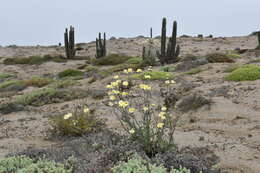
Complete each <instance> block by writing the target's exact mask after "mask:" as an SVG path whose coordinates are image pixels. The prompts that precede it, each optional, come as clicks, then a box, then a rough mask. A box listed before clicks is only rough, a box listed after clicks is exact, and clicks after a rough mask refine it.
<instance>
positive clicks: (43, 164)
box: [0, 156, 73, 173]
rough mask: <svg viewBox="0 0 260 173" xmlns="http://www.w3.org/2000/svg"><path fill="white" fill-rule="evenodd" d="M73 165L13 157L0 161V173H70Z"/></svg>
mask: <svg viewBox="0 0 260 173" xmlns="http://www.w3.org/2000/svg"><path fill="white" fill-rule="evenodd" d="M72 171H73V165H66V166H65V165H63V164H60V163H55V162H54V161H47V160H42V159H40V160H38V161H35V160H32V159H30V158H28V157H25V156H13V157H9V158H5V159H1V160H0V172H1V173H72Z"/></svg>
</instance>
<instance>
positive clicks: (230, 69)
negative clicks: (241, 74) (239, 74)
mask: <svg viewBox="0 0 260 173" xmlns="http://www.w3.org/2000/svg"><path fill="white" fill-rule="evenodd" d="M239 67H241V65H238V64H234V65H230V66H228V67H226V68H225V70H224V72H225V73H231V72H233V71H235V70H236V69H238V68H239Z"/></svg>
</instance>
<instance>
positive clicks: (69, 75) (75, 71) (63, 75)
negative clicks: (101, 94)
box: [58, 69, 84, 78]
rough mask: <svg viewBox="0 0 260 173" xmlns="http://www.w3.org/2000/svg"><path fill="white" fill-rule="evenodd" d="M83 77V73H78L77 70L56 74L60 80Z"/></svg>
mask: <svg viewBox="0 0 260 173" xmlns="http://www.w3.org/2000/svg"><path fill="white" fill-rule="evenodd" d="M83 75H84V72H82V71H79V70H74V69H67V70H64V71H62V72H60V73H59V74H58V76H59V77H60V78H65V77H75V76H83Z"/></svg>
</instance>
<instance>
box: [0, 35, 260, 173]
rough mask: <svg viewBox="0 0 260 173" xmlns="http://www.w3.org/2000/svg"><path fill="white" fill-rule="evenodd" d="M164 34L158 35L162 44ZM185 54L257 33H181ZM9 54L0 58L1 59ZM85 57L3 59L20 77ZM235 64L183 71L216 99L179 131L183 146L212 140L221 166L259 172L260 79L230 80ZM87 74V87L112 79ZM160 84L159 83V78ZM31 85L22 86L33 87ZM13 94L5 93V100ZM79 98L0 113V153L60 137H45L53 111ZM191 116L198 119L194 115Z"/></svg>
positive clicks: (118, 48) (125, 42)
mask: <svg viewBox="0 0 260 173" xmlns="http://www.w3.org/2000/svg"><path fill="white" fill-rule="evenodd" d="M148 42H149V39H147V38H132V39H117V40H111V41H108V50H109V53H124V54H127V55H140V54H141V50H142V46H143V45H146V44H147V43H148ZM159 43H160V40H159V39H154V46H155V47H158V46H159ZM179 43H180V45H181V49H182V54H187V53H191V54H196V55H201V56H203V55H205V54H206V53H211V52H228V51H231V50H234V49H236V48H240V49H245V48H249V49H250V48H255V47H256V45H257V39H256V37H254V36H247V37H231V38H213V39H211V38H205V39H203V40H201V39H199V38H180V39H179ZM80 47H82V48H84V49H83V50H82V51H80V52H79V53H78V55H80V56H88V57H92V56H93V55H94V54H95V47H94V43H89V44H81V45H80ZM60 53H63V48H62V47H58V46H52V47H40V46H38V47H15V48H8V47H0V57H23V56H31V55H44V54H60ZM256 58H260V56H258V55H255V54H254V53H246V54H243V55H242V58H241V59H237V60H236V63H237V64H245V63H247V62H249V61H250V60H253V59H256ZM2 59H4V58H1V59H0V62H1V60H2ZM82 64H84V61H80V60H78V61H69V62H67V63H53V62H48V63H44V64H42V65H39V66H36V65H33V66H28V65H10V66H5V65H3V64H0V73H11V74H16V75H17V78H18V79H28V78H30V77H31V76H43V75H46V74H57V73H58V72H60V71H62V70H64V69H67V68H77V67H79V66H80V65H82ZM228 66H230V64H225V63H216V64H215V63H214V64H206V65H203V66H201V68H202V69H205V70H203V71H202V72H201V73H198V74H196V75H182V76H181V78H182V80H185V81H188V82H191V83H195V84H196V87H195V88H193V89H192V91H193V92H200V93H203V95H207V96H208V95H210V96H211V99H212V101H213V103H212V105H211V107H210V109H208V108H206V107H202V108H200V109H198V110H197V111H190V112H187V113H184V114H183V115H182V119H181V121H180V125H179V127H178V129H177V132H176V134H175V141H176V143H177V144H178V145H179V146H207V147H209V148H210V149H211V150H213V151H214V152H215V153H216V154H217V155H218V156H219V157H220V163H219V165H218V166H219V167H221V168H224V170H226V171H227V172H231V173H259V172H260V80H256V81H250V82H227V81H225V80H224V77H225V75H226V74H227V73H225V72H224V70H225V68H227V67H228ZM87 81H88V79H83V80H81V84H82V85H81V86H80V87H82V88H93V89H98V88H101V87H103V86H104V85H105V84H106V82H107V81H108V79H104V80H101V81H97V82H95V83H93V84H91V85H89V84H87V85H84V84H86V83H87ZM155 85H156V84H155ZM221 88H227V91H226V92H225V93H224V94H212V93H214V91H218V90H219V89H221ZM30 89H33V88H27V89H26V90H25V91H22V92H21V93H20V94H22V93H23V92H29V91H28V90H30ZM8 99H12V98H0V103H3V102H4V101H5V100H8ZM88 102H89V103H90V104H92V105H94V106H96V107H98V108H99V111H98V113H99V114H101V115H102V116H103V117H106V118H107V119H108V121H107V124H108V126H109V127H111V128H116V127H119V125H118V123H117V121H116V120H115V117H114V116H113V115H111V114H109V116H108V115H106V112H107V111H108V109H107V108H106V107H105V106H104V105H103V104H102V102H100V101H96V100H92V99H89V100H88ZM73 103H75V101H70V102H65V103H59V104H51V105H45V106H42V107H39V108H31V109H30V111H21V112H17V113H11V114H7V115H0V158H2V157H4V156H5V155H6V154H10V153H13V152H16V151H21V150H23V149H26V148H28V147H36V148H42V147H46V146H50V145H56V143H54V142H52V141H49V140H48V139H47V138H46V132H47V130H48V128H49V124H48V117H49V116H50V115H52V114H54V113H55V112H59V111H61V110H64V109H65V110H69V109H70V108H71V105H72V104H73ZM191 120H195V121H192V123H191Z"/></svg>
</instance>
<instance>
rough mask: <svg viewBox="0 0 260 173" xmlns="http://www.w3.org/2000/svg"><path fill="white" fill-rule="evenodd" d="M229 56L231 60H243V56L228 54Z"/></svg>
mask: <svg viewBox="0 0 260 173" xmlns="http://www.w3.org/2000/svg"><path fill="white" fill-rule="evenodd" d="M227 56H228V57H229V58H234V59H238V58H241V57H242V56H241V55H239V54H234V53H233V54H227Z"/></svg>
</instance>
